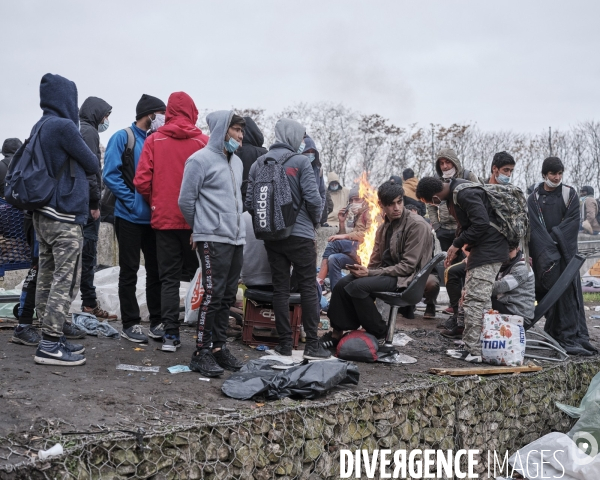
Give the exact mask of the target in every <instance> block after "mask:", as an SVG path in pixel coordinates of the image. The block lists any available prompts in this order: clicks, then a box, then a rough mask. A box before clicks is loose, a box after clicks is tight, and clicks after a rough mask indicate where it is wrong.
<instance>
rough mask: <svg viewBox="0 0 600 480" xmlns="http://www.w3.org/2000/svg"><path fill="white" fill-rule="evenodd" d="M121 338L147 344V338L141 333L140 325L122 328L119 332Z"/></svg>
mask: <svg viewBox="0 0 600 480" xmlns="http://www.w3.org/2000/svg"><path fill="white" fill-rule="evenodd" d="M121 336H122V337H123V338H125V339H127V340H129V341H130V342H135V343H148V337H147V336H146V335H144V332H142V326H141V325H140V324H137V325H133V326H132V327H129V328H124V329H123V330H121Z"/></svg>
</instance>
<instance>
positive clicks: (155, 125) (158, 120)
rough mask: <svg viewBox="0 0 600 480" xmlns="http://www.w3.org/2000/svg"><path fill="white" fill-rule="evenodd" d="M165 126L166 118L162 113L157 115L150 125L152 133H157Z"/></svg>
mask: <svg viewBox="0 0 600 480" xmlns="http://www.w3.org/2000/svg"><path fill="white" fill-rule="evenodd" d="M164 124H165V116H164V115H163V114H162V113H157V114H156V115H155V116H154V120H152V123H151V124H150V131H151V132H156V131H157V130H158V129H159V128H160V127H162V126H163V125H164Z"/></svg>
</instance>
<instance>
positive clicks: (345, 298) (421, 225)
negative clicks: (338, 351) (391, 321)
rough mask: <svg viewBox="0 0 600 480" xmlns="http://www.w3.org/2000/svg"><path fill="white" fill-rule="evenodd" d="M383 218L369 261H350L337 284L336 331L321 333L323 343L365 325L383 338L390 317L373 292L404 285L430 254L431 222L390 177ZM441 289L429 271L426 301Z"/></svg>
mask: <svg viewBox="0 0 600 480" xmlns="http://www.w3.org/2000/svg"><path fill="white" fill-rule="evenodd" d="M377 196H378V197H379V206H380V207H381V209H382V211H383V213H384V215H385V221H384V223H383V224H382V225H381V226H380V227H379V228H378V229H377V233H376V235H375V246H374V248H373V253H372V254H371V259H370V261H369V266H368V267H365V266H363V265H348V266H347V268H348V270H350V272H351V274H350V275H347V276H345V277H343V278H342V279H341V280H340V281H339V282H338V283H337V285H336V286H335V288H334V289H333V293H332V295H331V302H330V305H329V310H328V312H327V316H328V317H329V319H330V320H331V326H332V328H333V332H328V333H327V334H325V335H324V336H323V337H321V342H322V344H323V346H325V347H327V348H330V347H333V346H335V345H337V343H338V341H339V340H340V338H342V335H343V334H344V331H345V330H357V329H358V328H360V327H361V326H362V327H363V328H364V329H365V330H366V331H367V332H368V333H370V334H372V335H374V336H375V337H376V338H377V339H380V340H383V339H385V335H386V333H387V323H386V321H385V320H384V319H382V317H381V314H380V313H379V311H378V310H377V308H376V307H375V303H374V298H373V297H372V294H373V293H375V292H394V291H398V290H400V291H401V290H404V289H406V287H408V285H409V284H410V282H411V281H412V279H413V278H414V276H415V275H416V274H417V273H418V272H419V271H420V270H421V269H422V268H423V267H424V266H425V264H426V263H427V262H428V261H429V260H431V258H432V254H433V236H432V234H431V226H430V225H429V224H428V223H427V222H426V221H425V220H424V219H423V217H421V216H420V215H417V214H414V213H411V212H409V211H408V209H405V208H404V202H403V196H404V189H403V188H402V185H399V184H397V183H394V182H391V181H387V182H385V183H383V184H382V185H381V186H380V187H379V189H378V190H377ZM438 291H439V282H438V280H437V278H436V277H435V276H433V275H431V276H430V277H429V279H428V281H427V287H426V290H425V298H426V303H429V299H430V298H433V299H435V298H436V297H437V294H438Z"/></svg>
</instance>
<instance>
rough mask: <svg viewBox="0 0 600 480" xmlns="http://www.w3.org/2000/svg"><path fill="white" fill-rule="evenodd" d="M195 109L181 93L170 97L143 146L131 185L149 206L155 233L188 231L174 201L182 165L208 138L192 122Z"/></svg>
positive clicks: (184, 94) (192, 103) (175, 200)
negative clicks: (160, 122) (162, 116)
mask: <svg viewBox="0 0 600 480" xmlns="http://www.w3.org/2000/svg"><path fill="white" fill-rule="evenodd" d="M197 121H198V109H197V108H196V105H195V104H194V101H193V100H192V98H191V97H190V96H189V95H188V94H187V93H184V92H175V93H172V94H171V96H170V97H169V101H168V102H167V110H166V113H165V124H164V125H163V126H162V127H160V128H159V129H158V130H157V131H156V132H155V133H153V134H152V135H150V136H149V137H148V138H147V139H146V142H145V143H144V148H143V150H142V154H141V156H140V163H139V165H138V167H137V169H136V172H135V178H134V180H133V184H134V185H135V188H136V190H137V191H138V192H139V193H140V194H141V195H142V197H144V200H145V201H146V202H147V203H148V204H149V205H150V211H151V215H152V216H151V221H150V225H152V228H154V229H155V230H189V229H190V226H189V225H188V223H187V222H186V221H185V219H184V218H183V215H182V214H181V211H180V210H179V205H178V200H179V191H180V189H181V180H182V179H183V169H184V167H185V162H186V161H187V159H188V158H189V157H190V155H192V154H193V153H195V152H197V151H198V150H200V149H202V148H204V147H205V146H206V144H207V143H208V136H206V135H205V134H204V133H202V130H200V129H199V128H198V127H196V122H197Z"/></svg>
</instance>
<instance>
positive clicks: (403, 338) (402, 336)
mask: <svg viewBox="0 0 600 480" xmlns="http://www.w3.org/2000/svg"><path fill="white" fill-rule="evenodd" d="M410 341H412V338H410V337H409V336H408V335H407V334H406V333H402V332H399V333H395V334H394V338H393V339H392V345H394V347H404V346H405V345H407V344H408V342H410Z"/></svg>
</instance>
